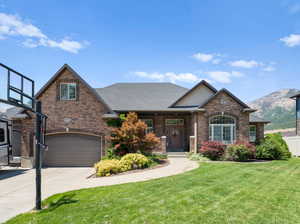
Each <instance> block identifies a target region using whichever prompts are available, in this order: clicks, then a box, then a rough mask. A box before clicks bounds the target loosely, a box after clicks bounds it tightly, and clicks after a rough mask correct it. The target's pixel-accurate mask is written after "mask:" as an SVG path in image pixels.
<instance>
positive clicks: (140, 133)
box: [110, 112, 160, 155]
mask: <svg viewBox="0 0 300 224" xmlns="http://www.w3.org/2000/svg"><path fill="white" fill-rule="evenodd" d="M146 129H147V125H146V124H145V122H143V121H141V120H139V119H138V116H137V114H136V113H133V112H130V113H128V114H127V116H126V118H125V120H124V121H123V123H122V126H121V127H120V128H114V129H112V135H111V137H110V141H111V143H112V146H113V148H114V151H115V153H116V154H117V155H124V154H126V153H136V152H140V153H149V152H151V151H152V150H153V149H155V148H156V147H158V144H159V142H160V140H159V138H158V137H156V136H155V134H154V133H146Z"/></svg>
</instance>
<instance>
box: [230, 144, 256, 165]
mask: <svg viewBox="0 0 300 224" xmlns="http://www.w3.org/2000/svg"><path fill="white" fill-rule="evenodd" d="M226 155H227V156H226V157H227V158H226V159H229V160H234V161H246V160H249V159H253V158H255V147H254V146H253V145H251V144H250V143H235V144H232V145H229V146H228V147H227V149H226Z"/></svg>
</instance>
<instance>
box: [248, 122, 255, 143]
mask: <svg viewBox="0 0 300 224" xmlns="http://www.w3.org/2000/svg"><path fill="white" fill-rule="evenodd" d="M249 141H250V142H255V141H256V125H250V126H249Z"/></svg>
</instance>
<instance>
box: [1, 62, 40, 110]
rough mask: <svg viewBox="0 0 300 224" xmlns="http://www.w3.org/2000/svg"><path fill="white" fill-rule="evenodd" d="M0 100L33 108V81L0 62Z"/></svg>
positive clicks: (25, 107)
mask: <svg viewBox="0 0 300 224" xmlns="http://www.w3.org/2000/svg"><path fill="white" fill-rule="evenodd" d="M0 102H2V103H6V104H10V105H13V106H17V107H22V108H24V109H28V110H32V111H33V110H34V105H35V103H34V81H33V80H32V79H30V78H28V77H27V76H25V75H23V74H21V73H19V72H17V71H15V70H13V69H12V68H9V67H8V66H6V65H4V64H2V63H0Z"/></svg>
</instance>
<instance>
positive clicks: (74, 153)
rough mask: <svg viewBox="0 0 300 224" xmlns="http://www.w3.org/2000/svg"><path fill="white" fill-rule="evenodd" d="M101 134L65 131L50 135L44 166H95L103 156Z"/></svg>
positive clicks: (47, 141)
mask: <svg viewBox="0 0 300 224" xmlns="http://www.w3.org/2000/svg"><path fill="white" fill-rule="evenodd" d="M101 141H102V138H101V136H94V135H86V134H78V133H63V134H54V135H48V136H47V137H46V144H47V145H48V149H47V150H46V151H45V152H44V155H43V165H44V166H93V165H94V164H95V163H96V162H98V161H99V160H100V158H101V151H102V148H101V147H102V144H101Z"/></svg>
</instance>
